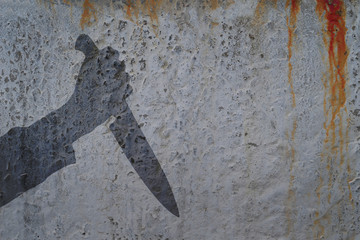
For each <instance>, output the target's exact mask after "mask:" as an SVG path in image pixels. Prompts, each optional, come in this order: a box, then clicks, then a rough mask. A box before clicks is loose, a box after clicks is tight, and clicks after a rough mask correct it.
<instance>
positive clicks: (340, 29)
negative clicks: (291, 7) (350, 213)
mask: <svg viewBox="0 0 360 240" xmlns="http://www.w3.org/2000/svg"><path fill="white" fill-rule="evenodd" d="M316 12H317V14H318V16H319V19H320V20H321V21H322V23H323V42H324V45H325V47H326V48H327V58H328V59H327V64H328V71H327V72H326V73H324V75H323V79H322V82H323V86H324V118H325V121H324V126H323V127H324V130H325V132H326V136H325V139H324V146H323V152H322V154H321V162H324V161H326V169H327V174H328V176H327V190H328V192H327V202H328V203H329V204H331V200H332V196H331V192H332V188H333V185H334V180H336V181H338V182H339V188H340V191H341V192H344V191H345V188H344V185H345V184H346V185H347V188H348V191H349V202H350V203H351V205H353V201H352V193H351V189H350V184H349V181H350V180H349V179H350V175H351V171H350V162H349V161H350V160H349V158H348V157H347V161H346V167H345V168H346V169H344V163H345V158H346V156H347V152H348V142H349V141H348V136H349V119H348V118H347V119H344V118H345V117H346V116H347V109H346V105H345V103H346V84H347V58H348V49H347V45H346V41H345V36H346V32H347V28H346V26H345V15H346V9H345V4H344V2H343V1H342V0H317V5H316ZM344 127H345V129H344ZM337 163H338V164H337ZM337 166H338V168H339V171H337V170H336V169H335V168H336V167H337ZM337 172H339V173H338V174H337ZM343 174H347V183H342V182H341V179H343V178H342V176H344V175H343ZM320 179H321V183H320V185H321V186H318V188H317V191H316V193H317V197H318V200H319V202H320V201H321V194H320V193H321V192H320V189H321V187H322V185H323V181H324V177H322V176H321V170H320ZM353 206H354V205H353ZM337 217H338V218H341V217H342V216H340V215H339V214H338V216H337ZM314 225H315V227H316V226H318V231H319V232H320V233H324V230H323V226H322V225H320V221H318V220H315V221H314Z"/></svg>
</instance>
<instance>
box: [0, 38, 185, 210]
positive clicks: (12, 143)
mask: <svg viewBox="0 0 360 240" xmlns="http://www.w3.org/2000/svg"><path fill="white" fill-rule="evenodd" d="M75 49H77V50H79V51H81V52H83V53H84V55H85V59H84V62H83V63H82V65H81V68H80V72H79V76H78V78H77V81H76V85H75V90H74V93H73V94H72V95H71V97H70V99H69V100H68V101H67V102H66V103H65V104H64V105H63V106H62V107H60V108H59V109H56V110H54V111H52V112H51V113H49V114H48V115H46V116H44V117H43V118H41V119H40V120H38V121H36V122H35V123H33V124H31V125H30V126H28V127H15V128H12V129H10V130H9V131H8V132H7V133H6V134H4V135H3V136H1V137H0V207H1V206H3V205H5V204H7V203H9V202H10V201H12V200H13V199H15V198H17V197H18V196H19V195H21V194H22V193H23V192H26V191H27V190H29V189H31V188H33V187H35V186H37V185H39V184H40V183H42V182H44V181H45V180H46V179H47V178H48V177H49V176H50V175H51V174H53V173H55V172H57V171H58V170H60V169H62V168H64V167H66V166H68V165H70V164H74V163H76V158H75V151H74V149H73V147H72V144H73V143H74V142H75V141H76V140H77V139H79V138H80V137H82V136H84V135H86V134H88V133H90V132H91V131H93V130H94V129H95V128H96V127H97V126H99V125H100V124H102V123H104V122H105V121H106V120H107V119H109V117H110V116H114V117H115V118H116V120H115V121H114V122H113V123H112V124H111V125H110V129H111V131H112V133H113V134H114V136H115V138H116V140H117V142H118V143H119V144H120V146H121V148H122V150H123V152H124V154H125V156H126V157H127V158H128V160H129V161H130V163H131V165H132V166H133V168H134V169H135V171H136V172H137V173H138V174H139V176H140V178H141V179H142V181H143V182H144V183H145V185H146V186H147V187H148V188H149V190H150V191H151V193H152V194H153V195H154V196H155V197H156V198H157V199H158V200H159V201H160V203H161V204H162V205H163V206H164V207H165V208H166V209H167V210H169V211H170V212H171V213H172V214H174V215H175V216H179V210H178V207H177V204H176V201H175V198H174V194H173V192H172V190H171V187H170V184H169V182H168V180H167V178H166V176H165V174H164V171H163V170H162V168H161V166H160V163H159V161H158V160H157V158H156V156H155V154H154V152H153V151H152V149H151V147H150V145H149V143H148V142H147V140H146V138H145V136H144V134H143V132H142V131H141V129H140V127H139V125H138V123H137V121H136V119H135V117H134V115H133V114H132V112H131V110H130V108H129V107H128V105H127V103H126V98H127V97H128V96H129V94H130V93H131V92H132V88H131V86H130V85H129V79H130V77H129V75H128V74H127V73H126V72H125V64H124V62H120V61H119V53H118V51H116V50H114V49H112V48H111V47H106V48H104V49H102V50H99V49H98V48H97V47H96V45H95V44H94V42H93V41H92V40H91V38H90V37H89V36H87V35H85V34H81V35H80V36H79V37H78V38H77V40H76V43H75Z"/></svg>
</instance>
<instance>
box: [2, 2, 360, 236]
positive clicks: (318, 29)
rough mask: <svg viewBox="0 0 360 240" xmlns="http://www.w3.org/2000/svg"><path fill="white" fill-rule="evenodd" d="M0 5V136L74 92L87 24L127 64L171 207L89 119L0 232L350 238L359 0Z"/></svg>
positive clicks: (134, 102) (15, 202)
mask: <svg viewBox="0 0 360 240" xmlns="http://www.w3.org/2000/svg"><path fill="white" fill-rule="evenodd" d="M1 5H2V7H1V10H0V12H1V14H0V30H1V31H0V36H1V38H0V113H1V114H0V136H2V138H4V136H7V135H6V134H9V130H10V129H20V128H21V129H27V128H30V127H31V126H33V125H34V124H36V123H37V122H39V121H41V119H43V118H44V117H45V116H48V115H49V114H51V113H53V112H56V111H59V109H62V108H64V106H66V104H68V103H69V102H71V96H72V95H73V94H74V92H75V93H76V85H77V81H78V79H79V75H81V74H82V72H81V71H80V67H81V65H82V64H83V62H84V61H85V60H86V59H85V56H84V54H83V53H81V52H80V51H77V50H76V49H75V42H76V39H77V38H78V37H79V36H80V35H81V34H87V35H88V36H89V37H90V38H91V39H92V40H93V41H94V43H95V45H96V46H97V47H98V48H99V49H104V48H106V47H107V46H111V47H112V49H114V50H115V51H117V52H118V53H119V56H118V57H117V58H116V61H119V62H121V61H124V65H125V66H126V68H125V71H126V73H127V74H129V77H130V79H129V84H130V85H131V87H132V93H131V95H130V96H129V97H128V98H126V102H127V106H128V107H129V109H131V111H132V116H133V118H132V119H133V120H134V121H136V122H137V125H134V126H136V127H139V129H140V128H141V131H142V133H143V135H144V136H146V140H147V142H148V145H149V148H150V150H152V151H153V154H154V155H155V156H156V157H155V159H157V160H158V162H159V164H160V165H161V168H162V170H163V173H164V174H165V175H166V178H167V180H168V182H169V185H170V186H171V189H172V192H173V196H174V198H175V200H176V203H177V207H178V211H179V217H176V216H175V215H173V214H171V212H169V211H168V210H167V209H166V208H165V207H164V206H163V205H162V203H161V202H160V201H158V200H157V198H156V197H155V196H154V195H153V194H152V192H153V191H152V190H151V189H150V190H149V188H148V187H147V185H146V184H144V182H143V181H142V179H143V178H142V177H141V174H140V175H138V173H137V172H136V169H134V167H133V166H132V162H131V161H129V159H128V157H127V152H126V150H124V148H122V146H121V144H119V140H118V139H117V138H116V136H114V134H113V131H114V128H113V127H111V126H113V125H114V124H116V123H117V121H118V122H121V121H119V119H118V118H117V117H116V116H115V114H108V115H106V114H105V115H102V116H101V117H100V116H99V119H100V118H101V121H100V120H99V121H97V120H98V119H97V118H94V116H95V115H94V116H92V117H93V118H91V121H90V122H93V123H94V124H93V125H94V126H93V127H91V128H89V129H90V130H91V131H90V130H89V131H85V132H84V133H85V134H82V135H81V136H79V137H77V138H75V139H74V142H72V143H71V147H72V154H74V158H75V160H74V161H72V162H71V163H72V164H70V165H68V166H62V167H61V169H60V168H57V169H56V170H57V171H54V172H53V173H52V174H49V176H47V177H45V178H44V179H42V180H43V181H41V183H40V184H38V185H37V186H34V187H32V188H31V189H28V190H27V191H25V192H23V193H22V194H19V195H18V196H15V197H14V198H13V199H12V201H10V202H8V203H7V204H6V205H4V206H2V207H1V208H0V239H241V240H242V239H334V240H338V239H355V240H356V239H360V220H359V219H360V212H359V210H360V207H359V203H360V174H359V170H360V164H359V157H360V152H359V132H360V119H359V117H360V107H359V104H360V102H359V99H360V98H358V92H359V87H360V85H359V75H358V74H359V63H360V59H359V56H360V52H359V51H360V50H359V49H360V42H359V38H360V32H359V27H360V24H359V21H360V20H359V11H360V4H359V3H358V2H357V1H351V0H332V1H330V0H316V1H312V0H303V1H300V0H277V1H276V0H271V1H270V0H269V1H265V0H259V1H250V0H238V1H236V0H235V1H230V0H228V1H220V0H211V1H183V0H178V1H176V0H173V1H168V0H162V1H156V0H153V1H152V0H146V1H139V0H131V1H110V0H107V1H95V0H76V1H75V0H64V1H62V0H58V1H45V0H39V1H36V0H21V1H20V0H12V1H10V0H3V1H2V4H1ZM91 70H92V69H90V70H89V71H91ZM80 77H81V76H80ZM87 84H89V86H90V87H89V89H94V91H95V90H98V91H97V92H99V94H102V91H101V89H99V88H100V86H95V85H94V86H92V85H91V84H90V83H87ZM85 85H86V84H85ZM103 86H104V85H102V87H103ZM108 100H109V99H107V100H106V99H100V100H99V101H98V102H97V103H99V102H101V101H108ZM109 101H110V100H109ZM96 108H97V107H96ZM98 109H103V110H104V108H102V107H100V105H99V108H98ZM82 110H84V109H82ZM84 112H86V111H84ZM100 113H101V111H99V112H97V114H100ZM77 114H79V113H78V112H76V113H73V114H69V115H68V118H69V119H72V118H73V117H76V115H77ZM96 116H98V115H96ZM95 122H96V124H95ZM62 124H64V123H62ZM121 124H123V123H121ZM119 131H123V130H122V129H120V130H119ZM129 131H130V130H129ZM46 136H47V137H50V135H46ZM41 140H42V141H44V142H49V141H50V140H53V138H51V139H49V140H47V139H46V138H44V139H41ZM4 141H5V140H4ZM12 141H14V143H13V144H11V142H9V144H10V145H11V146H15V148H16V144H19V143H18V142H17V141H16V138H12ZM19 141H20V139H19ZM1 145H3V144H1ZM35 145H36V144H35ZM28 147H29V148H31V144H30V145H29V146H28ZM19 151H21V149H20V150H19ZM7 154H8V153H7V152H5V153H4V152H1V153H0V156H2V157H3V156H7ZM46 154H50V153H49V152H47V153H46ZM46 154H45V155H41V156H40V158H44V159H49V158H51V157H46ZM6 160H8V159H6ZM0 161H1V164H3V162H4V161H5V160H4V159H0ZM0 166H3V167H4V168H6V167H7V166H6V165H0ZM161 168H160V170H161ZM0 177H1V178H2V179H1V181H2V182H1V184H0V186H3V185H4V184H5V185H6V182H5V180H6V179H5V177H7V176H0ZM6 186H7V187H9V186H10V185H6ZM9 189H10V187H9ZM1 191H3V190H2V189H0V192H1ZM154 191H156V188H154Z"/></svg>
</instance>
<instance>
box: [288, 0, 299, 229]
mask: <svg viewBox="0 0 360 240" xmlns="http://www.w3.org/2000/svg"><path fill="white" fill-rule="evenodd" d="M285 7H286V8H287V9H289V15H288V16H287V18H286V24H287V28H288V46H287V47H288V54H289V58H288V68H289V72H288V83H289V85H290V89H291V97H292V101H291V106H292V108H293V109H295V107H296V99H295V92H294V86H293V78H292V71H293V66H292V63H291V58H292V48H293V42H294V35H295V29H296V24H297V16H298V13H299V12H300V0H287V1H286V5H285ZM296 129H297V118H296V116H294V117H293V126H292V131H291V139H290V140H291V156H290V157H291V161H290V182H289V189H288V197H287V201H286V205H287V212H286V219H287V222H288V223H287V234H288V235H290V234H291V233H292V232H293V231H294V221H293V218H292V216H291V212H293V211H294V207H295V201H296V195H295V191H294V189H293V188H294V181H295V176H294V173H293V170H294V164H295V161H296V151H295V135H296Z"/></svg>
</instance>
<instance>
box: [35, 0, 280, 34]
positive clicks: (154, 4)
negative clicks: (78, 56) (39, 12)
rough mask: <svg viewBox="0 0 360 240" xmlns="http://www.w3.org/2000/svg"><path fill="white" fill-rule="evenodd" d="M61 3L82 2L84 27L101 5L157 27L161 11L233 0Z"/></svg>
mask: <svg viewBox="0 0 360 240" xmlns="http://www.w3.org/2000/svg"><path fill="white" fill-rule="evenodd" d="M37 1H38V2H40V3H43V4H46V3H49V4H53V1H54V0H37ZM59 1H60V2H61V3H62V4H64V5H67V6H70V7H71V8H72V6H73V5H74V6H79V5H80V4H82V7H83V13H82V16H81V19H80V26H81V28H82V29H84V28H85V27H86V26H91V25H92V24H93V23H94V22H96V21H97V20H98V15H99V14H100V13H102V8H103V7H109V8H110V10H111V11H115V10H117V9H119V10H123V11H124V13H125V16H126V18H127V19H129V20H130V21H133V22H135V21H136V20H138V19H139V17H140V15H142V16H144V17H149V18H150V23H151V25H152V27H153V28H154V29H157V28H158V25H159V15H160V14H161V13H163V12H166V13H169V14H170V13H174V15H176V14H175V13H176V12H179V11H181V10H182V9H183V8H185V7H189V6H190V5H194V6H196V8H197V10H198V11H200V12H205V13H209V12H210V11H213V10H215V9H217V8H219V7H223V8H224V9H226V8H228V7H229V6H230V5H232V4H234V3H235V1H234V0H224V1H219V0H203V1H198V2H197V1H193V2H191V1H190V2H189V3H186V4H185V3H184V4H180V5H179V4H178V2H177V1H163V0H124V1H113V0H102V1H95V0H59ZM271 1H275V0H271Z"/></svg>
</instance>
